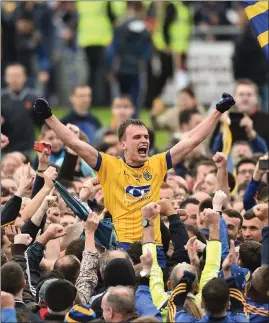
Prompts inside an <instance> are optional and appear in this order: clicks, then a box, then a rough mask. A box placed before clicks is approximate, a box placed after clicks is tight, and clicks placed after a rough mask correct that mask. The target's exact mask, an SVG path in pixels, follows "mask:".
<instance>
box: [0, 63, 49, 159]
mask: <svg viewBox="0 0 269 323" xmlns="http://www.w3.org/2000/svg"><path fill="white" fill-rule="evenodd" d="M26 81H27V76H26V71H25V68H24V67H23V66H22V65H20V64H13V65H9V66H8V67H7V69H6V71H5V82H6V84H7V88H5V89H4V90H3V91H2V93H1V103H2V111H1V117H2V121H1V123H2V133H3V134H4V135H6V136H7V137H8V138H9V144H8V145H7V146H6V148H5V149H4V150H3V151H2V152H3V153H4V154H5V153H8V152H13V151H20V152H22V153H25V154H27V155H29V154H30V153H31V151H32V148H33V145H34V141H35V133H34V125H38V126H40V125H41V124H42V123H43V122H42V121H40V120H39V119H38V118H37V117H36V116H35V115H34V114H33V112H32V109H31V108H32V104H33V101H34V99H35V98H36V96H37V95H36V93H35V92H34V90H32V89H30V88H27V87H25V84H26Z"/></svg>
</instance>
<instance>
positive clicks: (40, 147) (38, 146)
mask: <svg viewBox="0 0 269 323" xmlns="http://www.w3.org/2000/svg"><path fill="white" fill-rule="evenodd" d="M45 148H47V150H48V152H47V155H50V154H51V145H48V144H45V143H43V142H38V141H35V144H34V150H35V151H37V152H39V153H43V151H44V149H45Z"/></svg>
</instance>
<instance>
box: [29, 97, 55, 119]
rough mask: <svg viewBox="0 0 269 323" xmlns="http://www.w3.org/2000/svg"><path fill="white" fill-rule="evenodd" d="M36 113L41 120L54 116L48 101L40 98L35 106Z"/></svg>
mask: <svg viewBox="0 0 269 323" xmlns="http://www.w3.org/2000/svg"><path fill="white" fill-rule="evenodd" d="M33 110H34V113H35V114H36V115H37V116H38V117H39V118H41V119H48V118H50V117H51V116H52V113H51V108H50V106H49V103H48V101H47V100H46V99H45V98H43V97H38V98H37V99H36V100H35V102H34V106H33Z"/></svg>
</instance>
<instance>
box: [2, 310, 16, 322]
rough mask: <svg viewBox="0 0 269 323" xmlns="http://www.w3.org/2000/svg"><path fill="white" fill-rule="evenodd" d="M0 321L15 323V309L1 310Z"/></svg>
mask: <svg viewBox="0 0 269 323" xmlns="http://www.w3.org/2000/svg"><path fill="white" fill-rule="evenodd" d="M1 321H2V323H10V322H12V323H17V322H18V321H17V317H16V310H15V308H3V309H2V310H1Z"/></svg>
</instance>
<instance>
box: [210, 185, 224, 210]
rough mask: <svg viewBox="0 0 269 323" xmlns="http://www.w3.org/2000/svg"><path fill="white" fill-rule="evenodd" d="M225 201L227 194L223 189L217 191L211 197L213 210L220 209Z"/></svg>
mask: <svg viewBox="0 0 269 323" xmlns="http://www.w3.org/2000/svg"><path fill="white" fill-rule="evenodd" d="M226 201H227V195H226V194H225V193H224V192H223V191H220V190H219V191H217V192H216V193H215V195H214V197H213V201H212V203H213V210H214V211H220V212H221V210H222V207H223V205H224V204H225V203H226Z"/></svg>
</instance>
